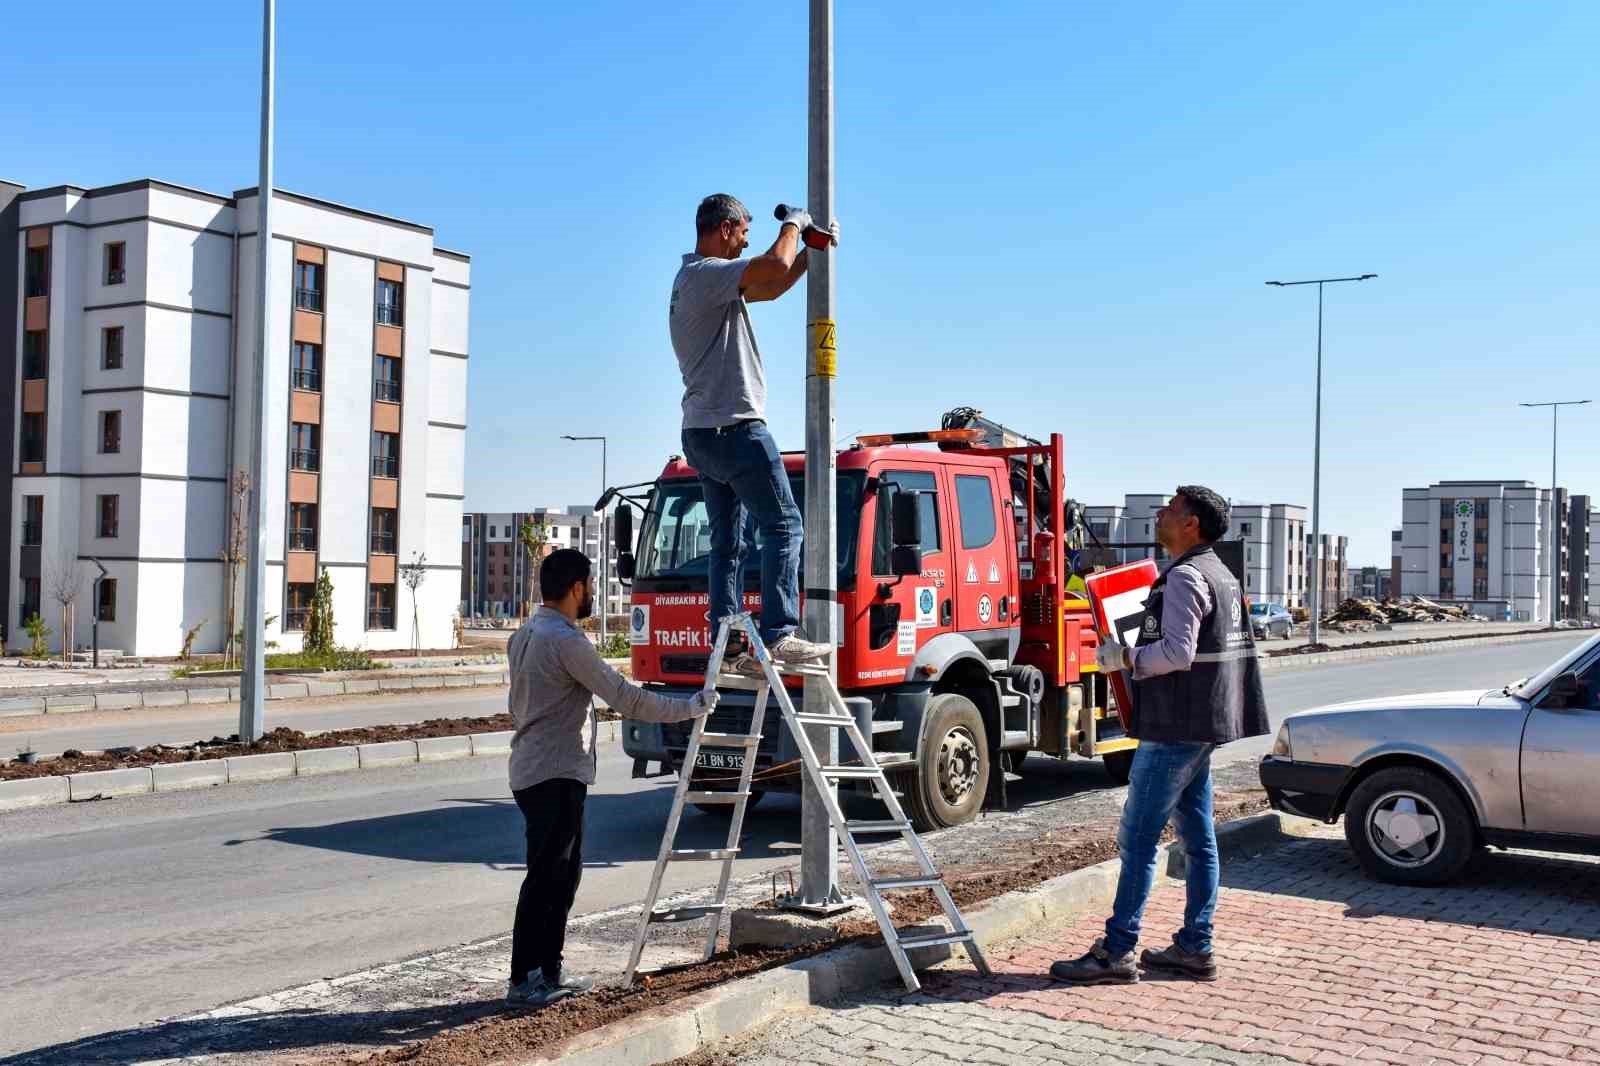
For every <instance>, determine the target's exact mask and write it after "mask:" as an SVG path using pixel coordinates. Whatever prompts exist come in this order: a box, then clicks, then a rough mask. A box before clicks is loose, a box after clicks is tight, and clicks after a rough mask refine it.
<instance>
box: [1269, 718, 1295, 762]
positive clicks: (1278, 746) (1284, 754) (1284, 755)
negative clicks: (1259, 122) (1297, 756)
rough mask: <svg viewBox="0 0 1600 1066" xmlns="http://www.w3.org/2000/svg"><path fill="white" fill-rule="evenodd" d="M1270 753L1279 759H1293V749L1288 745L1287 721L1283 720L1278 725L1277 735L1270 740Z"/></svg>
mask: <svg viewBox="0 0 1600 1066" xmlns="http://www.w3.org/2000/svg"><path fill="white" fill-rule="evenodd" d="M1272 754H1273V755H1275V756H1277V757H1278V758H1280V759H1291V760H1292V759H1293V758H1294V749H1293V748H1291V747H1290V746H1289V723H1288V722H1285V723H1283V724H1282V725H1280V726H1279V727H1278V735H1277V737H1275V738H1274V739H1273V741H1272Z"/></svg>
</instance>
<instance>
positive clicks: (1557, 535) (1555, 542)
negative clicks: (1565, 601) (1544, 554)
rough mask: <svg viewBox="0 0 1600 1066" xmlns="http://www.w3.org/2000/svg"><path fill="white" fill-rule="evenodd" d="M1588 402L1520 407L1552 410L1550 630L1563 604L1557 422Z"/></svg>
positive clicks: (1549, 402)
mask: <svg viewBox="0 0 1600 1066" xmlns="http://www.w3.org/2000/svg"><path fill="white" fill-rule="evenodd" d="M1588 402H1589V401H1588V400H1550V401H1548V402H1546V403H1524V404H1518V405H1517V406H1519V407H1548V408H1550V628H1551V629H1554V628H1555V627H1556V605H1557V604H1558V603H1560V602H1561V524H1560V522H1559V520H1558V519H1557V517H1556V420H1557V418H1558V417H1560V414H1561V409H1562V408H1563V407H1581V406H1583V405H1584V404H1586V403H1588Z"/></svg>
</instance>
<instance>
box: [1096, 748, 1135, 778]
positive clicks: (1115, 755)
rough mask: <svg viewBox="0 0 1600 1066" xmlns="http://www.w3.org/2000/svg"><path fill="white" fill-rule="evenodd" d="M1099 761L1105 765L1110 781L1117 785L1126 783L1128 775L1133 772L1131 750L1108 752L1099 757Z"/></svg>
mask: <svg viewBox="0 0 1600 1066" xmlns="http://www.w3.org/2000/svg"><path fill="white" fill-rule="evenodd" d="M1100 761H1101V762H1102V763H1104V764H1105V767H1106V773H1107V774H1109V775H1110V777H1111V780H1113V781H1115V782H1116V783H1117V784H1119V785H1126V784H1127V783H1128V775H1129V774H1131V773H1132V772H1133V749H1131V748H1130V749H1129V750H1127V751H1113V752H1108V753H1106V754H1105V755H1102V756H1100Z"/></svg>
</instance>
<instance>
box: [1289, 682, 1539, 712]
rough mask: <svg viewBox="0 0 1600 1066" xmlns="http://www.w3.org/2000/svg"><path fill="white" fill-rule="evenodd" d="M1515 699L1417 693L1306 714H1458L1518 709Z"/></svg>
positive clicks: (1468, 692)
mask: <svg viewBox="0 0 1600 1066" xmlns="http://www.w3.org/2000/svg"><path fill="white" fill-rule="evenodd" d="M1518 705H1519V704H1518V701H1517V700H1516V698H1515V697H1512V696H1507V695H1506V694H1505V693H1503V692H1502V691H1501V690H1500V689H1497V688H1495V689H1489V690H1488V691H1484V690H1483V689H1481V688H1464V689H1454V690H1451V691H1448V692H1418V693H1416V694H1414V695H1408V696H1382V697H1379V698H1377V699H1371V700H1351V701H1349V702H1347V703H1334V704H1329V705H1328V706H1326V707H1317V708H1315V709H1313V710H1310V711H1306V712H1304V713H1306V714H1348V713H1353V712H1359V711H1412V710H1414V711H1428V710H1462V709H1465V708H1470V707H1484V708H1496V709H1500V708H1512V707H1516V706H1518Z"/></svg>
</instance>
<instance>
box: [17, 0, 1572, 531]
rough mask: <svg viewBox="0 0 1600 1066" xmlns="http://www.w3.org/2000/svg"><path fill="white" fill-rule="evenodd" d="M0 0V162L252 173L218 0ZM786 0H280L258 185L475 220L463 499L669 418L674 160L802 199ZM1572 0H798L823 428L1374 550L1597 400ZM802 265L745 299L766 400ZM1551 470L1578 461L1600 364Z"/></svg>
mask: <svg viewBox="0 0 1600 1066" xmlns="http://www.w3.org/2000/svg"><path fill="white" fill-rule="evenodd" d="M174 12H176V13H174V14H168V15H161V16H158V17H152V16H151V14H150V13H149V12H148V11H146V10H144V9H143V8H142V6H141V5H136V4H126V3H120V4H112V3H101V2H98V0H90V2H85V3H79V4H76V5H74V6H73V7H72V9H71V12H70V14H63V13H62V12H59V11H46V10H45V9H36V10H35V11H34V12H33V13H32V14H31V15H30V16H28V17H24V18H11V19H9V20H8V21H7V25H6V32H5V33H4V34H3V35H0V98H3V99H5V100H6V101H8V103H9V104H10V107H8V116H7V121H6V131H7V136H6V138H5V147H4V148H0V176H5V177H9V178H12V179H14V180H18V181H22V182H24V183H26V184H28V185H30V186H40V185H48V184H57V183H61V182H72V183H76V184H80V185H97V184H106V183H112V182H117V181H124V180H128V179H131V178H135V177H144V176H154V177H160V178H164V179H167V180H171V181H176V182H180V183H184V184H188V185H195V186H200V187H202V188H207V189H213V190H217V191H222V192H227V191H231V190H232V189H235V188H240V187H243V186H246V185H250V184H252V183H253V182H254V181H255V170H256V154H255V153H256V140H255V138H256V122H257V117H256V116H257V110H256V109H257V107H258V77H259V73H258V62H259V44H258V33H259V24H258V18H259V16H258V12H257V11H256V10H255V8H254V5H252V4H250V3H243V2H241V3H237V4H214V3H213V4H192V5H175V6H174ZM805 19H806V4H805V3H803V2H801V0H783V2H773V0H765V2H760V3H727V2H722V3H708V2H702V0H674V2H673V3H670V4H662V3H637V4H633V3H626V4H625V3H610V2H601V0H595V2H592V3H588V4H582V5H562V6H561V9H560V10H556V5H548V4H529V3H477V2H472V0H463V2H460V3H456V4H452V5H447V6H444V7H441V6H439V5H436V4H430V5H422V4H415V5H413V4H407V3H401V4H376V3H354V2H340V3H331V4H329V3H315V4H314V3H310V2H308V0H281V2H280V4H279V22H280V30H279V33H280V36H279V66H278V70H279V77H280V85H281V90H280V95H279V109H278V115H279V123H278V155H277V168H278V183H279V184H280V185H281V186H283V187H285V188H290V189H295V190H300V191H304V192H307V193H311V194H315V195H319V196H324V197H328V198H330V199H334V200H339V201H344V202H348V203H352V204H357V205H360V206H362V207H366V208H370V209H372V210H375V211H381V212H386V213H390V214H395V215H399V216H401V217H405V218H411V219H415V220H418V221H423V222H426V223H429V224H431V225H433V226H434V227H435V229H436V233H437V239H438V242H439V243H440V244H441V245H444V246H446V247H451V248H458V249H462V250H465V251H468V252H470V253H472V256H473V263H474V268H473V269H474V274H473V293H472V297H473V299H472V362H471V396H470V422H471V430H470V432H469V437H468V451H467V461H468V475H467V505H468V507H469V508H472V509H512V508H523V507H528V506H532V505H545V504H552V505H559V504H563V503H568V502H576V501H582V500H590V499H592V498H593V497H594V496H595V495H596V491H595V490H596V485H597V484H598V482H599V469H598V456H597V455H594V454H592V453H591V451H589V450H587V448H586V447H585V446H579V445H571V444H566V443H563V442H562V441H560V440H559V439H558V438H559V435H560V434H562V433H606V434H608V435H609V436H610V437H611V442H612V443H611V475H612V481H614V482H622V481H629V480H634V481H637V480H644V479H646V478H649V477H651V476H652V475H653V474H654V473H655V472H656V471H657V469H658V467H659V464H660V462H661V461H662V459H663V458H664V457H665V456H666V455H667V454H668V453H670V452H673V451H676V450H677V449H678V444H677V436H678V429H677V423H678V394H679V381H678V377H677V371H676V366H675V364H674V361H673V358H672V354H671V349H670V346H669V344H668V341H667V334H666V305H667V292H668V286H669V282H670V280H671V277H672V274H673V272H674V270H675V269H676V265H677V261H678V256H679V254H680V253H681V252H684V251H687V250H688V249H689V247H690V245H691V244H692V214H693V209H694V205H695V203H696V202H697V200H698V199H699V197H700V196H702V195H704V194H705V193H708V192H712V191H728V192H732V193H734V194H736V195H738V196H740V197H741V198H743V199H744V200H745V201H746V202H747V203H748V204H749V205H750V206H751V208H752V210H753V211H754V212H755V214H756V216H757V220H758V221H757V225H756V227H755V229H754V235H755V238H756V239H758V240H761V241H763V242H764V241H768V240H770V239H771V238H772V236H773V232H774V227H775V225H776V224H775V223H773V222H771V221H769V220H768V212H769V211H770V208H771V205H772V204H773V203H775V202H777V201H779V200H791V201H794V200H798V199H802V198H803V197H804V193H805V188H806V175H805V165H806V159H805V137H806V97H805V91H806V87H805V70H806V52H805V49H806V41H805ZM1597 40H1600V5H1597V4H1594V3H1589V2H1570V3H1554V2H1551V3H1527V4H1513V3H1509V2H1501V3H1488V4H1461V3H1457V2H1450V3H1444V2H1417V3H1406V4H1372V3H1368V4H1321V5H1305V4H1281V3H1226V4H1223V3H1210V4H1201V3H1149V4H1119V5H1102V4H1089V3H1070V4H1062V3H1021V2H1014V3H992V4H985V5H977V6H974V5H970V4H915V5H914V4H911V3H907V2H903V0H892V2H890V0H884V2H877V3H873V2H865V0H849V2H841V3H840V4H839V15H838V21H837V44H838V58H837V68H838V72H837V92H838V211H839V216H840V221H841V225H842V227H843V234H844V241H843V245H842V247H841V250H840V254H839V312H838V321H839V345H840V347H839V364H840V373H841V376H840V378H839V396H840V417H839V427H838V430H839V433H840V435H841V436H843V435H845V434H853V433H855V432H857V431H872V430H905V429H915V428H920V427H925V426H932V425H934V424H935V422H936V419H937V417H938V415H939V413H940V412H941V411H943V410H945V409H946V408H948V407H951V406H953V405H957V404H971V405H974V406H978V407H981V408H983V409H984V410H985V411H986V412H987V413H989V414H990V415H992V416H994V417H997V418H999V419H1001V420H1003V421H1005V422H1007V423H1010V424H1013V425H1015V426H1016V427H1018V428H1021V429H1025V430H1027V431H1029V432H1032V433H1034V434H1038V435H1042V434H1045V433H1048V432H1049V431H1050V430H1052V429H1056V428H1059V429H1062V430H1063V431H1064V432H1065V433H1066V434H1067V440H1068V443H1069V448H1070V455H1071V467H1070V469H1069V471H1068V484H1069V489H1070V491H1071V493H1072V494H1073V495H1074V496H1076V497H1078V498H1079V499H1082V500H1085V501H1087V502H1091V503H1104V502H1112V501H1116V500H1120V498H1121V496H1122V494H1123V493H1124V492H1129V491H1134V492H1138V491H1163V490H1168V489H1170V488H1171V487H1172V486H1173V485H1174V484H1176V483H1178V482H1179V481H1200V482H1205V483H1208V484H1211V485H1212V486H1214V487H1215V488H1217V489H1218V490H1220V491H1221V492H1223V493H1224V494H1226V495H1229V496H1231V497H1233V498H1235V499H1240V500H1251V501H1261V500H1268V501H1287V502H1298V503H1309V502H1310V495H1311V476H1310V475H1311V470H1310V467H1311V439H1312V429H1311V410H1312V357H1313V343H1314V328H1315V293H1314V291H1313V290H1309V289H1300V290H1278V289H1271V288H1267V287H1266V286H1264V285H1263V284H1262V282H1263V281H1265V280H1266V279H1269V278H1285V279H1288V278H1300V277H1314V276H1318V275H1334V274H1353V273H1362V272H1367V271H1372V272H1376V273H1378V274H1380V275H1381V277H1380V278H1379V279H1378V280H1376V281H1369V282H1365V283H1363V284H1361V285H1344V286H1338V287H1336V288H1330V289H1329V290H1328V308H1327V325H1326V335H1325V344H1326V354H1327V360H1328V378H1327V390H1326V397H1325V399H1326V413H1325V426H1324V432H1325V448H1324V453H1325V463H1324V489H1323V492H1324V523H1323V524H1324V527H1325V528H1327V529H1330V530H1332V531H1336V532H1337V531H1343V532H1346V533H1348V534H1349V535H1350V537H1351V542H1352V556H1353V559H1354V560H1355V561H1357V562H1369V561H1370V562H1380V561H1386V560H1387V557H1388V531H1389V529H1390V528H1391V527H1392V526H1394V525H1395V524H1397V523H1398V521H1399V508H1400V489H1401V488H1402V487H1404V486H1407V485H1420V484H1426V483H1428V482H1430V481H1434V480H1439V479H1445V478H1468V477H1504V478H1528V479H1531V480H1534V481H1537V482H1541V483H1542V482H1543V481H1545V480H1546V479H1547V478H1548V477H1549V443H1550V441H1549V418H1548V416H1547V415H1546V414H1543V413H1534V412H1528V411H1523V410H1521V409H1519V408H1518V407H1517V406H1516V402H1517V401H1518V400H1545V399H1557V398H1570V397H1582V396H1594V397H1595V399H1596V400H1597V401H1600V381H1597V377H1600V375H1597V373H1596V367H1597V365H1600V293H1597V281H1600V261H1597V258H1596V249H1597V248H1600V210H1597V205H1596V193H1595V190H1596V187H1597V186H1596V181H1597V175H1600V133H1597V131H1600V125H1597V123H1596V121H1595V116H1596V114H1597V113H1600V64H1597V63H1596V61H1595V42H1596V41H1597ZM803 313H804V296H803V293H802V292H801V291H799V290H796V291H795V292H793V293H791V294H790V295H789V296H788V297H787V298H785V299H784V300H783V301H781V302H779V303H777V304H775V305H772V304H768V305H762V306H760V307H759V309H758V310H757V311H756V314H755V317H756V324H757V331H758V335H759V337H760V340H761V343H762V348H763V351H764V354H765V357H766V360H767V367H768V377H769V383H770V389H771V407H770V412H769V413H770V419H771V422H772V424H773V427H774V431H775V432H776V434H777V435H778V438H779V440H780V442H781V443H782V444H783V445H784V446H785V447H792V448H798V447H800V446H801V444H802V440H803V427H802V414H803V407H804V401H803V395H804V389H803V369H802V363H801V355H802V350H803V344H804V331H803ZM1562 459H1563V462H1562V469H1563V471H1564V473H1563V475H1562V481H1563V482H1564V483H1566V484H1569V485H1570V486H1572V487H1573V488H1574V490H1576V491H1588V492H1591V493H1595V494H1597V495H1600V403H1596V404H1595V405H1594V406H1593V407H1591V408H1589V409H1587V412H1586V413H1580V414H1576V415H1569V416H1568V417H1567V418H1566V419H1565V420H1564V432H1563V447H1562Z"/></svg>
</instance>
